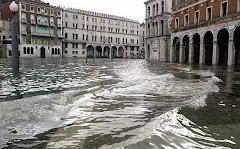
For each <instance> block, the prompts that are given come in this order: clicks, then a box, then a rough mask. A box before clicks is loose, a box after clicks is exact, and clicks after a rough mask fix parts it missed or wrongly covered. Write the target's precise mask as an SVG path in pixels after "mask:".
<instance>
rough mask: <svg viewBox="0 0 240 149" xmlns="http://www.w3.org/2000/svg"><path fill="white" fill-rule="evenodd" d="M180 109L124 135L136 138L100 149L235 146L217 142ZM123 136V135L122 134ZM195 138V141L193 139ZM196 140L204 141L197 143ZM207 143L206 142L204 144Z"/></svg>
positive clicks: (222, 141) (220, 147)
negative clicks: (221, 144) (219, 144)
mask: <svg viewBox="0 0 240 149" xmlns="http://www.w3.org/2000/svg"><path fill="white" fill-rule="evenodd" d="M178 111H179V108H176V109H174V110H171V111H169V112H167V113H165V114H162V115H161V116H159V117H157V118H155V119H154V121H152V122H150V123H148V124H146V125H145V126H143V127H141V128H138V129H136V130H134V131H132V132H125V133H124V135H132V134H135V135H136V136H134V137H132V138H130V139H128V140H126V141H123V142H121V143H116V144H113V145H104V146H102V147H101V148H100V149H113V148H114V149H139V148H141V149H165V148H170V149H173V148H177V149H183V148H208V149H216V148H217V149H229V148H228V147H222V146H218V145H216V144H217V142H218V143H229V144H233V145H234V144H235V143H234V142H232V141H230V140H226V139H224V140H215V139H213V138H212V137H211V135H210V134H207V133H206V132H203V131H202V130H201V129H199V128H197V126H196V125H195V124H194V123H193V122H191V121H190V120H188V119H187V118H186V117H185V116H184V115H181V114H179V113H178ZM122 135H123V134H122ZM193 138H194V139H193ZM195 140H202V142H201V141H199V142H197V141H195ZM204 141H205V142H204Z"/></svg>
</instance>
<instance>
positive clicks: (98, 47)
mask: <svg viewBox="0 0 240 149" xmlns="http://www.w3.org/2000/svg"><path fill="white" fill-rule="evenodd" d="M96 57H97V58H102V47H101V46H97V47H96Z"/></svg>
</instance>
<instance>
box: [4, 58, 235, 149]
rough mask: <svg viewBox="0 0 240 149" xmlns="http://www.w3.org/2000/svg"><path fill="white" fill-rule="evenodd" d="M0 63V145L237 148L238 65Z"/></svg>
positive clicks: (79, 61) (86, 148)
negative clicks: (14, 66)
mask: <svg viewBox="0 0 240 149" xmlns="http://www.w3.org/2000/svg"><path fill="white" fill-rule="evenodd" d="M8 66H9V61H8V60H6V59H1V60H0V68H1V69H0V74H1V75H0V81H1V86H0V100H1V102H0V109H1V113H0V120H1V121H0V132H1V135H0V148H1V147H6V148H80V149H81V148H83V149H93V148H104V149H115V148H126V149H128V148H130V149H139V148H144V149H145V148H146V149H151V148H167V147H169V148H218V147H221V148H224V147H226V148H233V147H236V148H237V147H239V144H240V142H239V141H238V140H240V138H239V136H240V135H239V134H240V131H239V129H238V128H240V127H239V120H240V118H239V114H240V113H239V112H240V111H239V110H238V107H239V106H240V105H239V98H238V97H240V95H239V94H240V91H239V85H240V84H239V83H238V82H240V77H239V69H238V68H234V69H227V68H223V67H219V68H213V67H208V66H198V65H193V66H189V65H182V64H167V63H159V62H146V61H144V60H115V61H114V62H110V61H109V60H100V59H96V60H95V62H94V63H93V62H91V63H90V62H89V63H88V64H86V63H85V60H84V59H22V60H21V66H22V67H21V72H22V73H21V74H20V76H19V78H18V79H14V78H13V76H12V73H11V69H9V68H8Z"/></svg>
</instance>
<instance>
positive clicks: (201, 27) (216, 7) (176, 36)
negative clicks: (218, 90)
mask: <svg viewBox="0 0 240 149" xmlns="http://www.w3.org/2000/svg"><path fill="white" fill-rule="evenodd" d="M172 10H173V12H172V22H171V29H172V36H171V54H170V60H171V62H180V63H183V62H185V63H199V64H209V65H211V64H213V65H234V64H240V38H239V37H240V27H239V26H240V13H239V12H240V1H239V0H201V1H200V0H199V1H195V0H172Z"/></svg>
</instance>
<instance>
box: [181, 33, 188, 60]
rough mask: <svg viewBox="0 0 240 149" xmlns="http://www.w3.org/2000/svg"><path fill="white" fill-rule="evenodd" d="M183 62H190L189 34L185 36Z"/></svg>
mask: <svg viewBox="0 0 240 149" xmlns="http://www.w3.org/2000/svg"><path fill="white" fill-rule="evenodd" d="M182 46H183V62H184V63H188V62H189V37H188V35H185V36H184V37H183V45H182Z"/></svg>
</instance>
